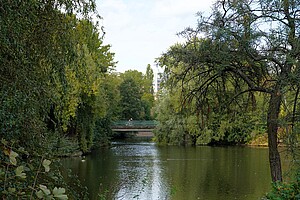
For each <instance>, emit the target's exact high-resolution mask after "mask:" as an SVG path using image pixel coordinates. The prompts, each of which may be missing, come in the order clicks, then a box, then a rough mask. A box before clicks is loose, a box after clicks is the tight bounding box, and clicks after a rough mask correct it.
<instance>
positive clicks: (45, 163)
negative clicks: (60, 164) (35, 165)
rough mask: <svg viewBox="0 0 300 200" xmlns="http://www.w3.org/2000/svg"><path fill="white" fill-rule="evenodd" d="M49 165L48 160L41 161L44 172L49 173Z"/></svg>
mask: <svg viewBox="0 0 300 200" xmlns="http://www.w3.org/2000/svg"><path fill="white" fill-rule="evenodd" d="M50 164H51V161H50V160H47V159H45V160H44V161H43V166H44V168H45V172H49V171H50V167H49V165H50Z"/></svg>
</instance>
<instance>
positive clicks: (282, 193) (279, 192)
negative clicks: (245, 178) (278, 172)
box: [265, 172, 300, 200]
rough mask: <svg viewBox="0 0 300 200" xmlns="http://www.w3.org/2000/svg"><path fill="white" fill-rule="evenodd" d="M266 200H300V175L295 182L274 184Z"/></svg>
mask: <svg viewBox="0 0 300 200" xmlns="http://www.w3.org/2000/svg"><path fill="white" fill-rule="evenodd" d="M265 199H269V200H297V199H300V173H299V172H298V174H297V175H296V178H295V180H294V181H292V182H289V183H286V182H275V183H273V184H272V190H271V192H269V193H268V194H267V196H266V198H265Z"/></svg>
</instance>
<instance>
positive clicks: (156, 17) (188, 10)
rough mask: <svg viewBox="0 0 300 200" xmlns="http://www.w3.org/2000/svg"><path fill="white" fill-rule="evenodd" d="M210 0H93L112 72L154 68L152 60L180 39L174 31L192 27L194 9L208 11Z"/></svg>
mask: <svg viewBox="0 0 300 200" xmlns="http://www.w3.org/2000/svg"><path fill="white" fill-rule="evenodd" d="M212 3H213V0H96V5H97V10H98V13H99V14H100V15H101V16H102V17H103V20H102V21H101V25H103V26H104V30H105V33H106V34H105V38H104V44H110V45H111V51H112V52H114V53H115V61H117V62H118V63H117V65H116V71H118V72H124V71H126V70H130V69H131V70H138V71H141V72H143V73H145V71H146V67H147V64H150V65H151V66H152V68H153V70H157V69H156V66H155V59H156V58H158V57H160V55H161V54H162V53H163V52H166V51H167V50H168V48H169V47H170V46H171V45H173V44H175V43H176V42H180V41H183V38H180V37H178V36H177V35H176V34H177V33H178V32H180V31H182V30H184V28H186V27H196V24H197V17H196V13H197V12H199V11H200V12H205V13H209V11H210V8H211V6H212Z"/></svg>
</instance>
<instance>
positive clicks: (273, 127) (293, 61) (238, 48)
mask: <svg viewBox="0 0 300 200" xmlns="http://www.w3.org/2000/svg"><path fill="white" fill-rule="evenodd" d="M299 5H300V4H299V3H297V2H296V1H290V0H283V1H279V0H256V1H247V0H243V1H227V0H220V1H217V2H216V3H215V5H214V9H213V12H212V14H211V16H209V17H205V16H203V15H201V14H199V20H198V26H197V28H196V29H192V28H187V29H186V30H185V31H183V32H182V33H181V34H182V35H183V36H185V38H186V39H187V42H186V43H185V44H183V45H179V46H178V45H177V46H176V45H175V46H173V47H171V48H170V50H169V51H168V52H167V53H165V54H164V55H163V56H162V58H161V59H160V61H161V65H165V66H167V71H166V72H167V73H170V74H171V76H172V77H171V79H172V80H175V81H181V82H182V91H183V94H184V100H183V102H188V101H189V100H191V99H196V101H197V102H198V103H197V107H198V109H199V111H201V110H203V109H201V107H202V108H203V106H208V104H207V99H206V97H207V94H208V93H212V92H213V93H214V94H215V95H218V96H221V99H220V100H221V101H222V102H224V101H225V102H227V103H228V102H231V103H234V99H236V98H238V97H239V96H240V95H243V94H245V93H250V94H253V93H255V92H260V93H266V94H268V95H269V105H268V111H267V133H268V145H269V161H270V169H271V177H272V180H273V181H282V171H281V161H280V155H279V152H278V148H277V146H278V138H277V137H278V133H277V130H278V127H279V112H280V107H281V105H282V99H283V97H284V95H285V94H286V91H288V90H296V89H297V88H298V87H299V81H298V79H297V77H299V70H300V69H299V62H298V59H299V45H300V40H299V36H298V35H299V31H300V30H299V29H298V28H297V27H299V26H297V25H298V24H299V16H298V11H299V9H300V7H299ZM180 65H181V66H184V67H182V68H179V67H178V66H180ZM224 81H225V82H231V83H232V84H231V85H232V87H234V90H233V91H234V94H233V93H231V94H230V93H229V94H230V95H229V96H226V95H225V96H224V95H223V94H226V93H227V92H228V91H229V89H230V88H226V87H224V86H225V84H224ZM227 94H228V93H227ZM223 97H225V98H223ZM227 97H230V98H231V99H233V100H230V101H229V100H228V98H227Z"/></svg>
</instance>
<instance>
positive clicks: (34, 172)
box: [0, 139, 68, 199]
mask: <svg viewBox="0 0 300 200" xmlns="http://www.w3.org/2000/svg"><path fill="white" fill-rule="evenodd" d="M0 157H1V163H0V172H1V173H0V180H1V183H2V185H1V187H0V192H1V197H2V198H3V199H36V197H37V198H39V199H68V196H67V195H66V194H65V192H66V191H65V188H61V187H60V188H57V187H54V185H55V184H61V185H63V180H62V177H61V176H60V172H59V171H58V170H57V169H55V167H54V168H52V167H51V166H50V165H51V163H52V162H51V161H50V160H47V159H44V157H43V156H41V157H37V158H39V159H35V158H34V157H33V155H31V154H29V153H28V152H27V151H25V150H24V149H23V148H19V149H17V150H14V149H13V148H12V147H11V146H10V145H9V143H8V142H7V141H5V140H3V139H2V141H1V154H0ZM22 157H27V158H26V159H29V161H26V160H24V159H23V158H22ZM42 166H43V168H42ZM50 169H51V170H50ZM43 184H44V185H43ZM45 184H47V186H48V187H52V188H53V190H52V191H51V190H50V189H48V188H47V186H46V185H45Z"/></svg>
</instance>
